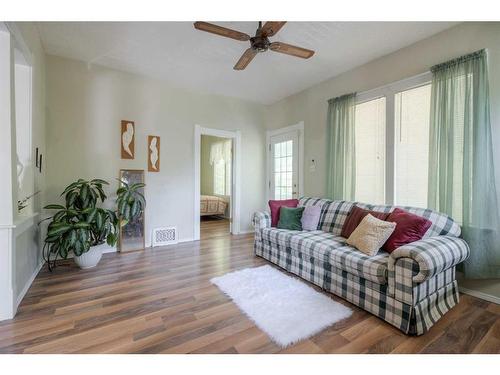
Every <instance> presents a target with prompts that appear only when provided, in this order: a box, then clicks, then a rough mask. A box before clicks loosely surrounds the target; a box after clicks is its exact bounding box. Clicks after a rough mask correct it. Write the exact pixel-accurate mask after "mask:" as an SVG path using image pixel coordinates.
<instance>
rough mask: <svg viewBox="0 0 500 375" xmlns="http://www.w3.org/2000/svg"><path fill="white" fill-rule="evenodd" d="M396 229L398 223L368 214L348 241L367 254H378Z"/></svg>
mask: <svg viewBox="0 0 500 375" xmlns="http://www.w3.org/2000/svg"><path fill="white" fill-rule="evenodd" d="M394 229H396V223H392V222H388V221H383V220H380V219H377V218H376V217H374V216H372V215H370V214H368V215H366V216H365V217H364V218H363V220H361V222H360V223H359V225H358V226H357V227H356V229H354V231H353V232H352V233H351V235H350V236H349V238H348V239H347V243H348V244H349V245H351V246H354V247H355V248H356V249H358V250H359V251H362V252H363V253H365V254H366V255H369V256H373V255H375V254H377V252H378V251H379V249H380V248H381V247H382V245H383V244H384V243H385V241H387V239H388V238H389V237H390V235H391V234H392V232H394Z"/></svg>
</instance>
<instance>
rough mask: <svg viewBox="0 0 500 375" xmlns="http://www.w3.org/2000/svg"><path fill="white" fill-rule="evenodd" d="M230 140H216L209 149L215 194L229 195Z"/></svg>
mask: <svg viewBox="0 0 500 375" xmlns="http://www.w3.org/2000/svg"><path fill="white" fill-rule="evenodd" d="M231 155H232V154H231V140H227V141H223V142H218V143H215V144H213V145H212V147H211V150H210V159H211V164H212V165H213V173H214V175H213V181H214V194H215V195H225V196H228V195H231V158H232V156H231Z"/></svg>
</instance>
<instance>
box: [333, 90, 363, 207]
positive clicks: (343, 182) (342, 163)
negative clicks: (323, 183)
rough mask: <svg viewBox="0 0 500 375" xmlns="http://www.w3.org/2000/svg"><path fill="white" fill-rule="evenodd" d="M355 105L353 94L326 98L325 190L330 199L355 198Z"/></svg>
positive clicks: (354, 95)
mask: <svg viewBox="0 0 500 375" xmlns="http://www.w3.org/2000/svg"><path fill="white" fill-rule="evenodd" d="M355 106H356V94H348V95H343V96H340V97H338V98H333V99H330V100H329V101H328V117H327V148H326V150H327V168H328V169H327V188H326V192H327V196H328V197H329V198H331V199H339V200H354V188H355V186H356V158H355V154H356V147H355V146H356V145H355V138H354V120H355V113H356V112H355V108H356V107H355Z"/></svg>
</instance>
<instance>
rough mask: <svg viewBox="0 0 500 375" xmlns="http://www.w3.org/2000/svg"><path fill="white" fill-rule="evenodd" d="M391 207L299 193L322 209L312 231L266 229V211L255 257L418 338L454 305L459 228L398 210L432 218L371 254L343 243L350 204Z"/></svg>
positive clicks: (461, 245) (462, 251) (258, 224)
mask: <svg viewBox="0 0 500 375" xmlns="http://www.w3.org/2000/svg"><path fill="white" fill-rule="evenodd" d="M355 204H356V205H358V206H360V207H362V208H365V209H369V210H375V211H381V212H390V211H392V210H393V209H394V207H395V206H382V205H380V206H375V205H369V204H362V203H357V202H347V201H331V200H328V199H319V198H308V197H303V198H301V199H300V200H299V206H311V205H320V206H321V218H320V223H319V225H318V230H316V231H290V230H284V229H277V228H272V227H271V217H270V214H269V213H267V212H257V213H255V214H254V216H253V224H254V228H255V243H254V249H255V254H256V255H257V256H260V257H263V258H265V259H267V260H268V261H270V262H272V263H274V264H276V265H278V266H280V267H282V268H284V269H286V270H287V271H289V272H291V273H294V274H296V275H298V276H300V277H302V278H304V279H305V280H308V281H310V282H312V283H314V284H316V285H318V286H320V287H321V288H323V289H324V290H326V291H328V292H331V293H333V294H336V295H338V296H340V297H342V298H344V299H346V300H347V301H349V302H351V303H353V304H355V305H357V306H359V307H361V308H362V309H364V310H367V311H369V312H370V313H372V314H374V315H376V316H378V317H380V318H382V319H384V320H385V321H387V322H389V323H390V324H392V325H394V326H395V327H397V328H399V329H400V330H401V331H403V332H405V333H406V334H411V335H421V334H423V333H425V332H426V331H427V330H429V328H431V327H432V326H433V325H434V324H435V323H436V322H437V321H438V320H439V318H441V317H442V316H443V315H444V314H446V312H448V310H450V309H451V308H452V307H453V306H455V305H456V304H457V303H458V299H459V295H458V286H457V282H456V280H455V266H456V265H457V264H458V263H460V262H462V261H464V260H465V259H466V258H467V257H468V256H469V247H468V245H467V243H466V242H465V241H464V240H462V239H460V238H459V236H460V226H459V225H458V224H457V223H455V222H454V221H453V220H452V219H451V218H450V217H449V216H447V215H444V214H441V213H438V212H435V211H432V210H429V209H422V208H414V207H401V208H403V209H405V210H407V211H409V212H412V213H414V214H416V215H420V216H423V217H425V218H427V219H429V220H430V221H431V222H432V226H431V227H430V228H429V230H428V231H427V233H426V234H425V236H424V238H423V239H422V240H420V241H417V242H413V243H411V244H408V245H405V246H402V247H400V248H398V249H396V250H395V251H393V252H392V253H391V254H388V253H386V252H384V251H380V252H379V253H378V254H377V255H375V256H373V257H368V256H366V255H365V254H363V253H362V252H360V251H358V250H356V249H355V248H353V247H351V246H349V245H347V244H346V243H345V241H346V239H345V238H343V237H341V236H340V232H341V229H342V225H343V224H344V221H345V218H346V216H347V214H348V213H349V211H350V210H351V208H352V206H353V205H355Z"/></svg>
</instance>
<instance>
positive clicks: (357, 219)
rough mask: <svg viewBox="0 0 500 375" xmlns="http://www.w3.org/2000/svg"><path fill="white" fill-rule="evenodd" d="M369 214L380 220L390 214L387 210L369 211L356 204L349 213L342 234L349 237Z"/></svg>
mask: <svg viewBox="0 0 500 375" xmlns="http://www.w3.org/2000/svg"><path fill="white" fill-rule="evenodd" d="M368 214H370V215H372V216H373V217H376V218H377V219H380V220H385V219H386V218H387V216H389V214H388V213H386V212H378V211H369V210H364V209H362V208H361V207H358V206H354V207H353V208H351V211H349V213H348V214H347V217H346V219H345V221H344V225H343V226H342V232H341V233H340V235H341V236H342V237H344V238H349V236H350V235H351V233H352V232H354V229H356V228H357V226H358V225H359V223H361V220H363V218H364V217H365V216H366V215H368Z"/></svg>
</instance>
